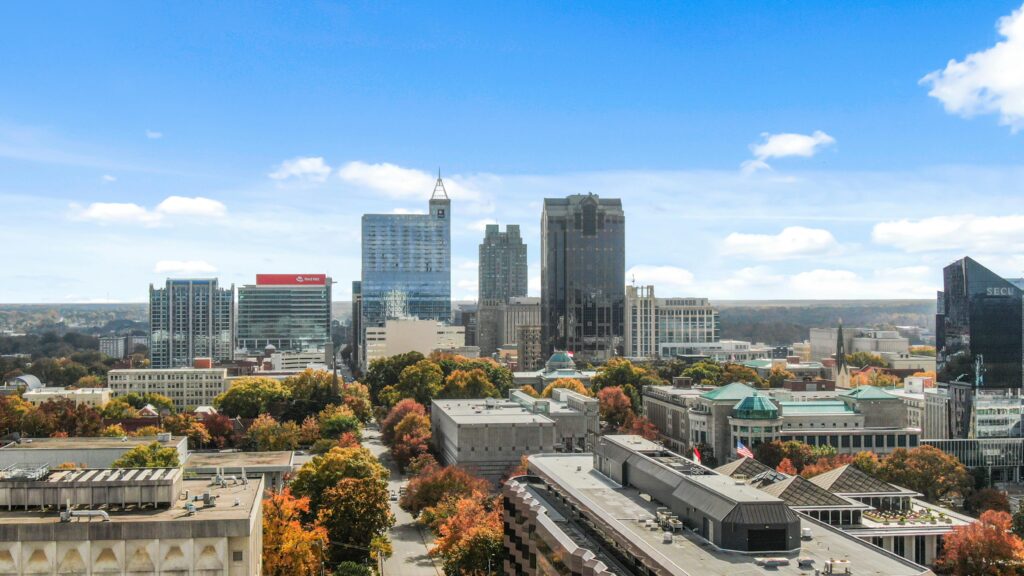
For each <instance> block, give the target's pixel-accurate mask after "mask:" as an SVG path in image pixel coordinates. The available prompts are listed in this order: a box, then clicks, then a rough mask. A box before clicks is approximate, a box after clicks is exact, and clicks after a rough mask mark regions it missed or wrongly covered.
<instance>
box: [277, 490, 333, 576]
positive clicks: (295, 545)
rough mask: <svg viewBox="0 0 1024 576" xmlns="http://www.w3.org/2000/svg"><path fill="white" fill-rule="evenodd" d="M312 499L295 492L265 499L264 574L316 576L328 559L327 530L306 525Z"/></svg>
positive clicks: (317, 525) (315, 524)
mask: <svg viewBox="0 0 1024 576" xmlns="http://www.w3.org/2000/svg"><path fill="white" fill-rule="evenodd" d="M309 512H310V510H309V498H296V497H295V496H294V495H292V493H291V490H289V489H288V488H285V489H284V490H282V491H281V492H271V493H270V495H269V496H268V497H267V498H266V499H264V500H263V573H264V574H266V575H267V576H316V575H318V574H320V568H321V566H322V563H323V561H324V560H326V558H325V557H324V554H325V552H326V550H327V547H328V540H327V530H325V529H324V527H323V526H321V525H319V524H318V523H315V522H314V523H307V522H303V518H304V517H306V516H308V515H309Z"/></svg>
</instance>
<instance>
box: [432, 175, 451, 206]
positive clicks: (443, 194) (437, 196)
mask: <svg viewBox="0 0 1024 576" xmlns="http://www.w3.org/2000/svg"><path fill="white" fill-rule="evenodd" d="M430 199H431V200H447V199H448V191H447V190H445V189H444V180H441V168H438V169H437V182H435V183H434V193H433V194H432V195H431V196H430Z"/></svg>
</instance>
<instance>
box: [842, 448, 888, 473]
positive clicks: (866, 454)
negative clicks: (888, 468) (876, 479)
mask: <svg viewBox="0 0 1024 576" xmlns="http://www.w3.org/2000/svg"><path fill="white" fill-rule="evenodd" d="M850 464H852V465H853V467H854V468H857V469H858V470H860V471H861V472H864V473H865V474H870V475H871V476H877V475H878V467H879V466H881V462H880V461H879V459H878V454H875V453H874V452H871V451H870V450H863V451H861V452H857V453H856V454H854V455H853V461H852V462H850Z"/></svg>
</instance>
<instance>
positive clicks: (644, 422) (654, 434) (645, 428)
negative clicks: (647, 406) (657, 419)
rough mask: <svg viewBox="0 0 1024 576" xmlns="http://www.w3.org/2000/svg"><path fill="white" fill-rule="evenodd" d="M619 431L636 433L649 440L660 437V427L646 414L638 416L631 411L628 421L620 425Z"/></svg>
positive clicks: (621, 432)
mask: <svg viewBox="0 0 1024 576" xmlns="http://www.w3.org/2000/svg"><path fill="white" fill-rule="evenodd" d="M619 433H620V434H636V435H637V436H643V437H644V438H646V439H648V440H657V439H658V428H657V427H655V426H654V424H653V423H652V422H651V421H650V420H648V419H647V417H646V416H636V415H634V414H633V413H630V415H629V417H628V418H626V421H625V422H624V423H623V424H622V426H621V427H619Z"/></svg>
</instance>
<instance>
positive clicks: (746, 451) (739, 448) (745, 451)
mask: <svg viewBox="0 0 1024 576" xmlns="http://www.w3.org/2000/svg"><path fill="white" fill-rule="evenodd" d="M736 455H737V456H745V457H747V458H753V457H754V453H753V452H751V451H750V448H747V447H746V446H744V445H743V442H740V441H739V440H737V441H736Z"/></svg>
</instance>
